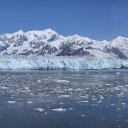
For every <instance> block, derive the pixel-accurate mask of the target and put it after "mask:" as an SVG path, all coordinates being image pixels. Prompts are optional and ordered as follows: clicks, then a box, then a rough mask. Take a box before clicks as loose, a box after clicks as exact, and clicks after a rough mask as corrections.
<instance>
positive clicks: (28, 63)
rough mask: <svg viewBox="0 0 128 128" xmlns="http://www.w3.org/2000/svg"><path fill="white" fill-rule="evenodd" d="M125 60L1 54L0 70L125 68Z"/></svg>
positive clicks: (127, 63)
mask: <svg viewBox="0 0 128 128" xmlns="http://www.w3.org/2000/svg"><path fill="white" fill-rule="evenodd" d="M126 67H128V61H127V60H121V59H93V60H91V59H88V58H85V57H62V56H59V57H42V56H1V57H0V69H1V70H53V69H54V70H61V69H63V70H85V69H109V68H110V69H111V68H126Z"/></svg>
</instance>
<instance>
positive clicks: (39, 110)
mask: <svg viewBox="0 0 128 128" xmlns="http://www.w3.org/2000/svg"><path fill="white" fill-rule="evenodd" d="M34 110H35V111H38V112H43V111H44V109H43V108H41V107H39V108H34Z"/></svg>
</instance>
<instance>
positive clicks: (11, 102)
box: [8, 101, 16, 104]
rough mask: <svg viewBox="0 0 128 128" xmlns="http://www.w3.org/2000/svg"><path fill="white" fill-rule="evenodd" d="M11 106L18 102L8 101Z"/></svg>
mask: <svg viewBox="0 0 128 128" xmlns="http://www.w3.org/2000/svg"><path fill="white" fill-rule="evenodd" d="M8 103H9V104H15V103H16V101H8Z"/></svg>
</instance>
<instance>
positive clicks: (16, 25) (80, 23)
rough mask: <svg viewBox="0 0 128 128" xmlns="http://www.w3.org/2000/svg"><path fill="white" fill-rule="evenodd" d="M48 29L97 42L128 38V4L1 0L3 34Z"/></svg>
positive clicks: (99, 0) (0, 31)
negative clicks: (118, 37) (122, 37)
mask: <svg viewBox="0 0 128 128" xmlns="http://www.w3.org/2000/svg"><path fill="white" fill-rule="evenodd" d="M46 28H51V29H53V30H55V31H56V32H58V33H59V34H62V35H65V36H67V35H73V34H79V35H82V36H87V37H90V38H93V39H97V40H103V39H106V40H111V39H113V38H115V37H116V36H119V35H121V36H126V37H128V0H0V34H3V33H12V32H15V31H18V30H19V29H22V30H23V31H28V30H43V29H46Z"/></svg>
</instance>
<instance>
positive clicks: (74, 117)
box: [0, 69, 128, 128]
mask: <svg viewBox="0 0 128 128" xmlns="http://www.w3.org/2000/svg"><path fill="white" fill-rule="evenodd" d="M0 128H128V70H117V69H115V70H114V69H113V70H85V71H61V70H60V71H57V70H54V71H44V70H40V71H36V70H35V71H0Z"/></svg>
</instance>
